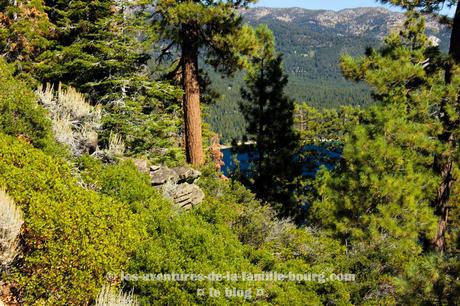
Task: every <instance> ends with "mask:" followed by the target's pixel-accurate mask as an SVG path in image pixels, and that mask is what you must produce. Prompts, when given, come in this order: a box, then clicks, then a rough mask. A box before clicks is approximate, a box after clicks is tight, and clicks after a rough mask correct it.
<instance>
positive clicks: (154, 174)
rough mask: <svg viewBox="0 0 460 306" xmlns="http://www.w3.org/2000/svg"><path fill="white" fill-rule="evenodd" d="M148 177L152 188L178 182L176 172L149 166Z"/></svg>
mask: <svg viewBox="0 0 460 306" xmlns="http://www.w3.org/2000/svg"><path fill="white" fill-rule="evenodd" d="M150 177H151V178H152V180H151V182H152V185H153V186H159V185H163V184H166V183H168V182H172V183H177V182H178V181H179V175H177V173H176V171H174V170H172V169H169V168H167V167H161V166H160V167H159V166H151V167H150Z"/></svg>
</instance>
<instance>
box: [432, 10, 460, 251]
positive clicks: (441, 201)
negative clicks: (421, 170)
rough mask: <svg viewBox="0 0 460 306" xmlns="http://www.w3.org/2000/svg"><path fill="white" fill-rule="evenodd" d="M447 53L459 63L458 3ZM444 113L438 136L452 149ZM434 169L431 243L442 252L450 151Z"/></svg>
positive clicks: (450, 181)
mask: <svg viewBox="0 0 460 306" xmlns="http://www.w3.org/2000/svg"><path fill="white" fill-rule="evenodd" d="M449 54H450V56H451V57H452V59H453V61H454V62H455V63H456V64H458V63H460V4H457V8H456V11H455V17H454V22H453V27H452V35H451V38H450V48H449ZM451 81H452V72H451V67H447V71H446V83H450V82H451ZM441 111H442V112H443V113H444V117H443V118H444V120H443V121H444V122H443V125H444V130H445V133H444V134H443V135H442V136H441V137H440V139H441V141H443V142H445V143H446V142H447V143H448V144H449V149H454V148H455V147H456V143H455V139H453V135H452V129H453V128H454V127H453V126H451V125H452V124H451V122H450V120H449V116H448V115H447V112H446V111H445V105H443V106H442V110H441ZM436 168H437V169H436V170H437V171H438V172H439V173H440V175H441V179H442V181H441V185H440V186H439V188H438V192H437V195H436V199H435V202H434V207H435V208H436V213H437V215H438V216H439V223H438V229H437V232H436V236H435V238H434V239H433V241H432V243H433V246H434V249H435V250H436V251H438V252H442V251H444V250H445V249H446V242H445V233H446V231H447V224H448V218H449V199H450V194H451V190H452V184H453V182H454V178H453V176H452V170H453V163H452V157H451V154H450V153H447V154H445V155H444V156H440V157H437V158H436Z"/></svg>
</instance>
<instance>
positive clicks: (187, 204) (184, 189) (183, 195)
mask: <svg viewBox="0 0 460 306" xmlns="http://www.w3.org/2000/svg"><path fill="white" fill-rule="evenodd" d="M166 194H167V195H168V196H169V197H170V198H171V199H172V200H173V201H174V203H175V204H176V205H177V206H178V207H180V208H183V209H191V208H193V207H194V206H195V205H198V204H200V203H201V202H203V200H204V192H203V191H202V190H201V188H200V187H198V186H197V185H194V184H189V183H183V184H179V185H176V187H175V188H172V189H170V190H169V191H167V192H166Z"/></svg>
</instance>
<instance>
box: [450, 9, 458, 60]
mask: <svg viewBox="0 0 460 306" xmlns="http://www.w3.org/2000/svg"><path fill="white" fill-rule="evenodd" d="M449 54H450V55H451V56H452V58H453V59H454V61H455V62H456V63H457V64H458V63H460V3H459V4H457V9H456V11H455V16H454V23H453V27H452V35H451V37H450V49H449Z"/></svg>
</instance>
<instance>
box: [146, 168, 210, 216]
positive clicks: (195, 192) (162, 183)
mask: <svg viewBox="0 0 460 306" xmlns="http://www.w3.org/2000/svg"><path fill="white" fill-rule="evenodd" d="M200 176H201V172H199V171H197V170H194V169H191V168H187V167H176V168H172V169H170V168H168V167H164V166H151V167H150V177H151V182H152V186H154V187H155V188H157V189H158V190H160V191H161V192H163V194H164V195H165V196H166V197H168V198H170V199H171V200H172V201H173V202H174V203H175V204H176V205H177V206H178V207H180V208H182V209H190V208H192V207H193V206H196V205H198V204H200V203H201V202H203V199H204V197H205V195H204V192H203V191H202V190H201V188H200V187H198V186H197V185H195V184H193V182H195V181H196V180H197V179H198V178H199V177H200Z"/></svg>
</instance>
